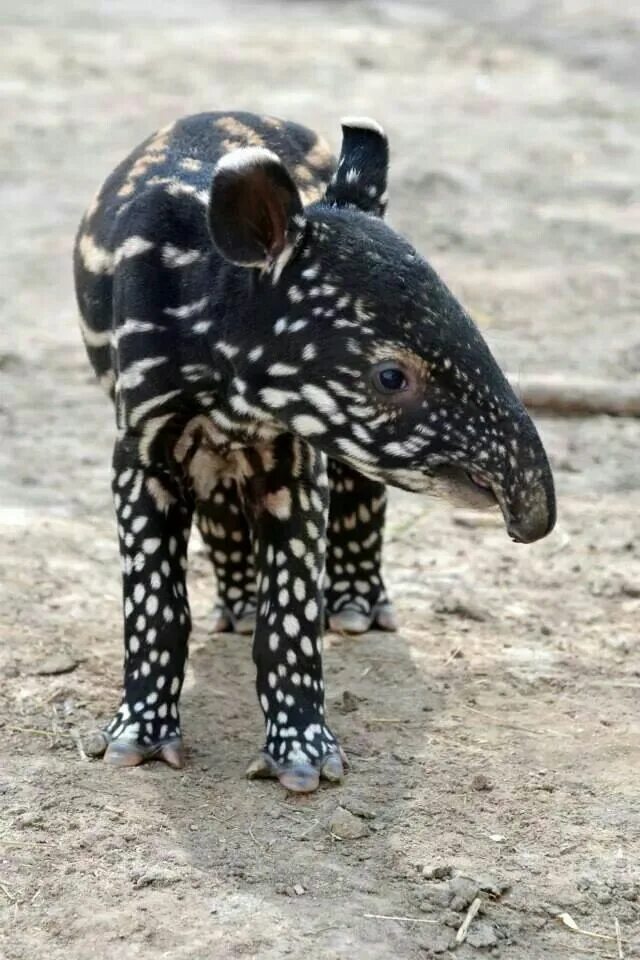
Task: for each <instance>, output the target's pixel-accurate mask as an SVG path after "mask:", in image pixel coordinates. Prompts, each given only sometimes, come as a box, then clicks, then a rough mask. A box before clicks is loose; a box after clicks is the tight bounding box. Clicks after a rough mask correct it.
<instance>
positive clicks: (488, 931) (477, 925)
mask: <svg viewBox="0 0 640 960" xmlns="http://www.w3.org/2000/svg"><path fill="white" fill-rule="evenodd" d="M497 942H498V937H497V935H496V931H495V929H494V928H493V927H492V926H491V924H490V923H487V922H486V921H485V920H476V921H474V922H473V923H472V924H471V926H470V927H469V932H468V934H467V943H468V944H470V945H471V946H472V947H477V948H482V947H495V945H496V944H497Z"/></svg>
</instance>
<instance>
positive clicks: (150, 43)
mask: <svg viewBox="0 0 640 960" xmlns="http://www.w3.org/2000/svg"><path fill="white" fill-rule="evenodd" d="M9 6H10V5H9V4H8V3H6V4H3V5H2V10H0V22H1V23H2V35H1V39H2V65H1V66H0V74H1V75H0V97H1V102H2V117H3V122H2V125H1V126H0V167H1V169H2V177H1V179H0V193H1V204H2V210H3V243H2V246H1V248H0V310H1V315H2V323H1V328H0V336H1V337H2V344H1V351H2V352H1V354H0V378H1V382H2V392H1V399H0V424H1V430H2V443H1V444H0V504H1V514H0V517H1V533H0V536H1V538H2V546H1V547H0V564H1V566H2V574H1V580H0V590H1V597H2V604H1V606H0V621H1V627H0V629H1V630H2V634H1V636H2V640H1V641H0V642H1V648H0V657H1V669H2V677H3V683H2V685H1V687H0V917H1V923H2V928H1V930H0V954H1V955H3V956H5V957H7V958H9V960H27V958H28V960H33V958H47V960H58V958H64V960H84V958H89V957H99V958H104V960H112V958H113V960H129V958H163V957H167V958H168V957H171V958H172V960H180V958H194V960H195V958H198V960H199V958H203V960H204V958H207V960H209V958H227V957H229V958H233V957H238V958H240V957H251V958H253V957H256V958H260V960H282V958H296V960H297V958H302V957H308V956H310V955H312V956H316V957H319V958H321V960H382V958H385V960H387V958H398V960H414V958H415V960H417V958H425V957H426V958H429V957H435V956H441V955H442V956H455V957H456V958H460V960H466V958H475V957H481V956H483V955H487V954H491V955H493V956H498V957H501V958H505V960H506V958H508V960H520V958H523V960H542V958H551V960H553V958H563V960H564V958H582V957H598V958H609V957H611V958H616V957H623V956H624V957H634V956H640V902H639V897H640V867H639V866H638V856H639V854H640V794H639V791H638V769H639V765H638V760H639V758H640V743H639V734H640V721H639V714H638V697H639V693H640V664H639V660H638V646H639V644H638V618H639V614H640V464H639V459H640V458H639V454H638V451H639V450H640V421H638V420H635V421H633V420H612V419H608V418H606V417H601V418H592V419H589V420H551V419H549V420H543V421H541V422H540V427H541V430H542V433H543V436H544V438H545V441H546V443H547V444H548V448H549V451H550V454H551V457H552V460H553V463H554V467H555V471H556V478H557V486H558V495H559V506H560V523H559V528H558V530H557V532H556V533H555V534H554V535H553V536H552V537H551V538H549V539H548V540H546V541H544V542H542V543H540V544H538V545H535V546H533V547H521V546H518V545H514V544H512V543H510V541H509V540H508V539H507V538H506V536H505V534H504V532H503V530H502V529H501V528H500V526H499V524H498V522H497V520H493V519H490V520H488V521H487V520H479V519H477V518H475V517H469V516H468V515H466V514H464V513H460V512H456V511H454V510H452V509H451V508H449V507H447V506H446V505H445V504H439V503H431V502H426V503H425V502H424V501H422V500H420V499H419V498H413V497H410V496H405V495H402V496H396V497H394V501H393V509H392V512H391V518H390V531H389V538H388V540H389V543H388V546H389V549H388V565H387V569H388V580H389V584H390V587H391V589H392V591H393V595H394V597H395V600H396V604H397V607H398V610H399V613H400V616H401V621H402V629H401V631H400V633H399V634H398V635H396V636H390V635H389V636H387V635H384V634H373V633H372V634H369V635H367V636H365V637H362V638H358V639H345V638H342V637H338V636H331V637H330V638H329V640H328V644H327V646H328V649H327V677H328V699H329V704H330V706H331V713H332V717H333V726H334V727H335V728H336V730H337V732H338V733H339V734H340V736H341V738H342V741H343V744H344V746H345V748H346V750H347V752H348V754H349V756H350V758H351V761H352V771H351V773H350V775H349V777H348V780H347V782H346V783H345V785H344V786H343V787H341V788H338V789H329V788H326V787H325V788H323V789H322V790H321V791H320V792H319V793H318V794H316V795H314V796H311V797H308V798H300V797H288V796H286V795H285V793H284V792H283V791H282V790H280V789H279V788H278V787H276V786H275V785H274V784H273V783H259V782H258V783H255V782H254V783H248V782H246V781H245V780H244V779H243V770H244V766H245V764H246V762H247V760H248V759H249V758H250V756H251V755H252V752H253V749H254V748H255V746H256V745H257V744H258V743H259V741H260V737H261V729H260V725H261V723H260V717H259V710H258V708H257V705H256V704H255V703H254V692H253V672H252V664H251V657H250V649H249V642H248V641H247V639H246V638H241V637H237V636H211V635H210V632H209V630H208V616H209V613H210V610H211V606H212V601H213V581H212V577H211V575H210V572H209V570H208V568H207V564H206V562H205V558H204V556H203V553H202V551H201V549H200V547H199V545H198V543H197V542H195V541H194V547H193V551H192V554H193V569H192V575H191V586H192V598H193V608H194V613H195V632H194V636H193V644H192V654H191V661H190V671H189V677H188V683H187V687H186V690H185V695H184V704H183V720H184V725H185V727H186V730H187V736H188V743H189V748H190V753H189V762H188V766H187V768H186V769H185V770H184V771H183V772H181V773H174V772H172V771H170V770H169V769H168V768H166V767H164V766H160V765H151V766H147V767H144V768H138V769H135V770H132V771H129V772H116V771H114V770H112V769H108V768H107V767H105V766H103V765H102V764H100V763H90V762H88V761H86V760H85V759H83V757H82V755H81V750H80V748H79V747H78V742H79V733H80V732H83V731H85V730H87V729H90V728H91V727H93V726H95V725H96V724H97V723H99V722H100V721H102V720H104V719H105V718H106V717H108V715H109V713H110V711H111V710H112V709H113V707H114V706H115V703H116V698H117V694H118V686H119V679H120V636H119V631H120V613H119V582H118V562H117V555H116V541H115V537H114V531H113V526H114V525H113V520H112V516H111V506H110V497H109V489H108V488H109V484H108V463H109V448H110V441H111V436H112V432H113V427H112V414H111V410H110V408H109V406H108V403H107V401H106V400H105V399H104V398H103V396H102V394H101V393H100V391H99V390H98V388H97V387H96V386H95V385H94V384H93V382H92V379H91V376H90V372H89V369H88V365H87V363H86V360H85V357H84V355H83V350H82V347H81V345H80V340H79V335H78V333H77V330H76V326H75V312H74V304H73V298H72V291H71V282H70V274H71V271H70V248H71V243H72V236H73V232H74V230H75V226H76V222H77V220H78V218H79V215H80V212H81V210H82V208H83V207H84V205H85V204H86V202H87V201H88V199H89V198H90V197H91V195H92V192H93V191H94V189H95V187H96V186H97V185H98V183H99V182H100V181H101V179H102V178H103V176H104V175H105V174H107V173H108V172H109V170H110V169H111V167H112V166H113V165H114V164H115V163H116V162H117V161H118V160H119V159H120V158H121V156H122V155H124V153H125V152H127V151H128V150H129V148H130V147H131V146H132V145H133V144H135V143H136V142H138V141H139V140H140V139H141V138H142V137H143V136H144V135H146V134H147V133H148V132H149V131H150V130H152V129H154V128H155V127H157V126H160V125H161V124H163V123H165V122H167V121H168V120H170V119H172V118H173V117H174V116H176V115H180V114H183V113H188V112H195V111H197V110H199V109H208V108H215V109H217V108H223V109H224V108H228V107H240V108H249V109H251V108H255V109H258V110H263V109H264V110H268V111H269V112H271V113H276V114H277V113H280V114H283V115H286V116H289V117H292V118H294V119H299V120H301V121H303V122H305V123H308V124H310V125H314V126H317V128H318V129H320V130H321V131H322V132H323V133H325V135H327V136H328V137H329V138H330V140H331V141H332V142H333V144H334V145H335V146H338V142H339V128H338V118H339V116H340V115H342V114H345V113H350V114H355V113H361V114H362V113H365V114H366V113H368V114H371V115H374V116H376V117H377V118H378V119H380V120H381V121H383V122H384V123H385V125H386V127H387V128H388V130H389V134H390V137H391V144H392V149H393V175H392V184H391V197H392V200H391V207H390V218H391V220H392V222H394V223H395V224H396V225H397V226H398V227H399V228H400V229H402V230H403V231H405V232H406V233H408V234H409V235H410V236H411V238H412V239H413V240H414V241H415V242H416V244H417V245H418V246H419V247H420V248H421V249H422V250H423V251H425V252H426V253H427V254H428V255H429V256H430V258H431V259H432V261H433V263H434V265H435V266H436V267H437V268H438V269H439V270H440V272H441V273H442V274H443V275H444V277H445V278H446V279H447V281H448V282H449V284H450V285H451V286H452V287H453V289H454V290H455V291H456V292H457V293H458V294H459V295H460V296H461V298H462V299H463V300H464V301H465V302H466V304H467V305H468V306H469V308H470V309H471V310H472V312H473V313H474V314H475V316H476V317H477V318H478V320H479V322H480V323H481V325H482V326H483V328H484V329H485V332H486V335H487V337H488V339H489V340H490V342H491V345H492V346H493V348H494V349H495V351H496V352H497V354H498V356H499V358H500V359H501V360H502V362H503V363H504V364H505V366H506V367H507V368H508V369H509V370H510V371H513V372H515V373H516V374H517V372H518V371H519V370H526V371H534V370H553V371H564V370H570V371H581V372H583V373H585V374H590V375H591V374H594V375H607V376H614V377H622V376H624V377H633V376H638V374H639V373H640V331H639V328H638V306H639V303H640V290H639V281H638V278H639V277H640V269H639V268H640V243H639V234H640V202H639V201H640V196H639V194H638V181H637V174H638V169H640V123H639V120H640V105H639V98H638V82H639V79H640V66H639V64H640V60H639V59H638V56H637V48H638V40H639V38H640V18H635V19H634V18H632V16H631V13H628V14H626V15H625V14H624V12H623V7H624V5H622V4H617V5H611V4H610V3H608V2H605V0H591V2H589V3H587V2H579V0H563V2H558V3H544V2H532V0H500V2H498V0H494V2H492V3H487V4H473V3H471V2H470V0H452V2H450V3H446V2H444V0H441V2H439V3H438V2H432V3H422V4H418V3H405V2H397V3H382V2H379V3H359V2H353V3H348V4H347V3H344V4H340V3H337V2H334V3H330V2H322V3H320V2H318V3H312V2H307V3H304V2H296V3H282V4H276V3H274V2H272V0H267V2H263V3H260V4H257V3H256V4H253V5H252V6H251V5H249V4H246V3H242V2H236V3H233V4H227V5H225V4H221V3H214V2H211V0H207V2H205V0H189V2H185V3H183V4H175V3H169V2H166V0H156V2H155V3H154V4H151V3H144V2H143V0H130V2H125V0H111V2H109V3H107V2H102V3H96V2H94V0H92V2H89V0H56V2H55V3H54V2H53V0H41V2H39V3H38V4H35V3H29V2H27V3H22V4H19V5H11V6H15V7H16V9H14V10H13V11H12V12H11V13H9V12H8V11H9ZM612 7H614V8H615V9H614V11H613V12H612ZM480 10H481V11H482V13H481V14H480V12H479V11H480ZM616 10H617V11H619V12H615V11H616ZM628 10H629V11H630V10H631V6H629V7H628ZM634 51H635V52H634ZM339 807H342V808H344V809H345V810H347V811H350V812H351V817H348V816H346V817H345V815H344V814H343V813H341V811H339V810H338V808H339ZM336 817H337V818H338V819H336ZM340 818H342V820H345V819H346V820H347V821H348V822H347V823H346V826H345V825H344V824H341V823H340V822H339V821H340ZM341 831H342V833H341ZM348 831H351V832H353V833H356V834H358V833H359V834H362V836H360V837H359V838H357V839H356V838H353V839H349V838H347V837H346V836H343V834H346V832H348ZM341 837H342V838H341ZM477 894H479V896H480V897H481V900H482V905H481V910H480V913H479V914H478V916H477V917H476V918H475V919H474V920H473V922H472V923H471V926H470V928H469V934H468V937H467V940H466V942H465V943H463V944H462V945H461V946H458V947H455V946H454V943H453V941H454V938H455V934H456V930H457V929H458V927H459V926H460V924H461V922H462V920H463V918H464V916H465V913H466V911H467V908H468V905H469V903H470V902H471V900H472V899H473V898H474V897H475V896H476V895H477ZM563 912H564V913H567V914H569V915H570V916H571V917H572V918H573V920H574V921H575V923H576V924H577V925H578V927H580V928H582V929H585V930H587V931H591V932H593V933H597V934H603V935H606V936H607V937H608V938H609V939H595V938H590V937H588V936H586V935H584V934H582V933H577V932H575V931H572V930H571V929H569V928H568V927H567V926H566V925H563V923H562V921H561V920H559V919H558V915H559V914H561V913H563ZM368 914H377V915H386V916H401V917H410V918H417V919H416V921H415V922H409V921H407V920H390V919H377V918H372V917H370V916H367V915H368ZM616 919H617V920H618V923H619V926H620V931H621V937H622V938H623V942H622V943H621V944H620V949H619V947H618V944H617V943H616V941H615V939H614V938H615V921H616ZM612 938H613V939H612Z"/></svg>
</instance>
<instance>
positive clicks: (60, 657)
mask: <svg viewBox="0 0 640 960" xmlns="http://www.w3.org/2000/svg"><path fill="white" fill-rule="evenodd" d="M77 666H78V661H77V660H74V658H73V657H72V656H70V655H69V654H68V653H63V652H58V653H52V654H51V656H50V657H47V658H46V659H45V660H43V661H42V662H41V663H40V664H38V666H37V667H36V668H35V670H34V673H35V674H36V675H37V676H38V677H52V676H57V675H58V674H60V673H71V672H72V670H75V669H76V667H77Z"/></svg>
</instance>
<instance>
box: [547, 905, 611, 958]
mask: <svg viewBox="0 0 640 960" xmlns="http://www.w3.org/2000/svg"><path fill="white" fill-rule="evenodd" d="M558 920H559V921H560V922H561V923H563V924H564V925H565V927H568V928H569V930H573V932H574V933H581V934H582V936H583V937H592V938H593V939H594V940H613V941H615V942H617V943H618V952H619V951H620V949H621V946H622V944H623V943H626V942H627V941H626V940H624V939H623V938H622V937H621V936H620V935H619V934H620V931H619V930H616V936H611V934H610V933H595V932H594V931H593V930H584V929H583V928H582V927H579V926H578V924H577V923H576V922H575V920H574V919H573V917H572V916H571V914H570V913H559V914H558Z"/></svg>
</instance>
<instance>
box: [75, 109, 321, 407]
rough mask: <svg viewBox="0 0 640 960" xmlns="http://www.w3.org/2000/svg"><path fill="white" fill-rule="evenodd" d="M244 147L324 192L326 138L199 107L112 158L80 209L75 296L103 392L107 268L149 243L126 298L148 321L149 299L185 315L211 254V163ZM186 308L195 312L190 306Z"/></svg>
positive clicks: (314, 196) (110, 327)
mask: <svg viewBox="0 0 640 960" xmlns="http://www.w3.org/2000/svg"><path fill="white" fill-rule="evenodd" d="M247 146H262V147H266V148H267V149H269V150H271V151H273V152H274V153H275V154H276V155H277V156H279V157H280V158H281V159H282V161H283V162H284V164H285V165H286V166H287V168H288V169H289V171H290V173H291V175H292V177H293V179H294V180H295V182H296V185H297V187H298V189H299V190H300V194H301V196H302V199H303V202H304V203H305V204H310V203H313V202H314V201H316V200H318V199H319V198H320V197H321V196H322V195H323V194H324V191H325V188H326V186H327V183H328V182H329V180H330V178H331V176H332V173H333V171H334V169H335V160H334V158H333V156H332V154H331V151H330V149H329V147H328V145H327V144H326V142H325V141H324V140H322V138H320V137H319V136H318V135H317V134H316V133H314V132H313V131H312V130H309V129H307V128H306V127H303V126H300V125H299V124H296V123H291V122H286V121H283V120H279V119H277V118H276V117H271V116H258V115H254V114H251V113H244V112H234V113H222V112H208V113H201V114H197V115H195V116H191V117H186V118H184V119H182V120H178V121H177V122H176V123H173V124H169V125H168V126H166V127H163V128H162V129H161V130H158V131H157V132H156V133H154V134H152V136H150V137H148V138H147V139H146V140H145V141H144V142H143V143H142V144H140V146H139V147H137V148H136V149H135V150H134V151H133V152H132V153H131V154H130V155H129V156H128V157H127V158H126V159H125V160H124V161H123V162H122V163H121V164H120V165H119V166H118V167H116V169H115V170H114V171H113V173H112V174H111V175H110V176H109V177H108V179H107V180H106V181H105V183H104V184H103V186H102V187H101V189H100V190H99V191H98V193H97V194H96V196H95V198H94V200H93V201H92V203H91V204H90V206H89V208H88V210H87V211H86V213H85V215H84V217H83V219H82V222H81V224H80V229H79V231H78V235H77V238H76V245H75V251H74V271H75V283H76V295H77V299H78V306H79V309H80V315H81V321H80V322H81V329H82V334H83V337H84V342H85V346H86V348H87V352H88V354H89V359H90V360H91V363H92V365H93V367H94V369H95V371H96V374H97V375H98V378H99V380H100V381H101V383H102V384H103V386H104V387H105V388H106V389H107V390H108V391H109V392H110V393H113V386H114V382H115V376H116V370H117V360H116V357H115V354H114V339H115V340H116V341H117V339H118V334H117V328H118V325H119V320H123V319H126V318H118V316H117V311H114V302H113V301H114V275H116V274H117V272H118V269H119V267H120V266H121V265H124V266H125V267H126V262H127V261H129V260H131V259H132V258H134V257H136V256H138V255H139V254H141V253H145V252H146V251H148V250H150V249H151V247H152V246H154V247H157V248H158V258H157V259H156V258H150V259H151V262H150V263H149V264H148V268H149V269H148V270H147V274H148V275H147V276H146V278H145V271H144V270H142V271H139V279H138V284H137V285H138V288H139V289H138V291H135V290H134V291H130V297H129V300H130V299H131V296H133V297H134V299H135V298H136V292H137V294H138V296H140V298H141V299H144V314H145V321H143V322H146V323H151V322H153V319H152V318H151V313H152V311H153V300H154V299H156V300H157V304H158V309H159V310H160V312H163V313H164V314H165V315H167V311H168V315H169V317H171V310H172V302H175V304H176V306H175V307H174V308H173V309H174V310H175V311H176V313H175V318H176V319H179V320H186V319H189V317H188V315H185V314H184V312H183V314H182V315H181V314H180V313H179V312H178V311H179V309H180V308H179V306H178V304H179V303H182V304H184V303H185V302H186V300H189V302H191V303H193V304H197V303H198V302H203V298H204V297H205V293H206V291H205V289H204V285H205V284H207V283H210V282H211V279H212V273H213V275H215V270H216V260H219V257H218V254H217V253H216V252H215V250H214V249H213V246H212V243H211V240H210V237H209V232H208V229H207V224H206V209H207V205H208V202H209V189H210V185H211V179H212V175H213V170H214V168H215V165H216V163H217V162H218V160H219V159H220V158H221V157H222V156H223V155H224V154H226V153H229V152H230V151H232V150H236V149H238V148H240V147H247ZM212 260H213V264H212ZM205 263H206V269H203V267H204V266H205ZM145 279H146V280H148V281H149V282H148V283H144V282H143V281H144V280H145ZM185 288H188V289H190V298H185ZM128 309H129V312H131V306H130V304H128ZM192 316H193V319H194V321H197V312H194V313H193V315H192ZM174 333H175V331H174Z"/></svg>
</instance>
